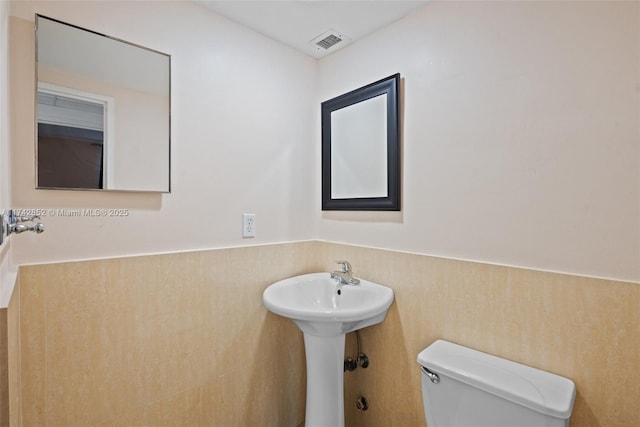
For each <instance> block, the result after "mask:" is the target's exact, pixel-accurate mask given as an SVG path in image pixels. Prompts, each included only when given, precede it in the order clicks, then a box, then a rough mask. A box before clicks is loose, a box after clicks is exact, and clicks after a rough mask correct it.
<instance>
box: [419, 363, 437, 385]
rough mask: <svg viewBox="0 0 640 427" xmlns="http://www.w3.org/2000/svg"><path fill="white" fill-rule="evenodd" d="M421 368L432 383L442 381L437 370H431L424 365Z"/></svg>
mask: <svg viewBox="0 0 640 427" xmlns="http://www.w3.org/2000/svg"><path fill="white" fill-rule="evenodd" d="M420 370H421V371H422V372H423V373H424V374H425V375H426V376H427V377H429V379H430V380H431V382H432V383H434V384H438V383H439V382H440V377H439V376H438V374H436V373H435V372H431V371H430V370H428V369H427V368H425V367H424V366H420Z"/></svg>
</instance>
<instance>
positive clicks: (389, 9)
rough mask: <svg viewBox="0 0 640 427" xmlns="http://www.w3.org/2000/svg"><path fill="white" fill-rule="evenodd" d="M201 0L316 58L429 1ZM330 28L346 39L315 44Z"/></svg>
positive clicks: (220, 11)
mask: <svg viewBox="0 0 640 427" xmlns="http://www.w3.org/2000/svg"><path fill="white" fill-rule="evenodd" d="M197 1H198V2H199V3H201V4H203V5H204V6H206V7H208V8H209V9H211V10H213V11H214V12H216V13H218V14H220V15H223V16H226V17H227V18H229V19H231V20H232V21H235V22H237V23H239V24H242V25H245V26H247V27H249V28H251V29H253V30H255V31H257V32H259V33H261V34H263V35H265V36H267V37H270V38H272V39H275V40H278V41H280V42H282V43H284V44H286V45H288V46H291V47H293V48H294V49H297V50H299V51H300V52H303V53H305V54H307V55H309V56H312V57H314V58H321V57H323V56H325V55H328V54H330V53H332V52H335V51H336V50H339V49H341V48H342V47H344V46H346V45H348V44H349V43H350V42H353V41H355V40H357V39H359V38H361V37H364V36H366V35H367V34H370V33H372V32H374V31H376V30H379V29H380V28H383V27H385V26H387V25H389V24H390V23H392V22H394V21H397V20H398V19H400V18H402V17H403V16H405V15H407V14H409V13H411V12H412V11H413V10H415V9H418V8H420V7H423V6H424V5H425V4H426V3H427V1H425V0H421V1H402V0H398V1H394V0H392V1H388V0H369V1H349V0H333V1H321V0H288V1H287V0H284V1H283V0H259V1H247V0H227V1H210V0H197ZM327 31H333V32H334V34H336V35H338V36H340V37H341V38H343V41H342V42H340V43H338V44H336V45H334V46H332V47H330V48H329V49H328V50H325V49H323V48H321V47H319V46H316V45H315V41H317V39H319V38H320V39H321V38H322V37H319V36H321V35H323V34H325V33H326V32H327Z"/></svg>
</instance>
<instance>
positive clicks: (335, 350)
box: [262, 273, 393, 427]
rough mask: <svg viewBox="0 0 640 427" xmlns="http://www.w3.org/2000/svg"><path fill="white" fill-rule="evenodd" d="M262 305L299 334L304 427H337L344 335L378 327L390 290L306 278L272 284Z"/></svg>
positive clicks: (314, 275)
mask: <svg viewBox="0 0 640 427" xmlns="http://www.w3.org/2000/svg"><path fill="white" fill-rule="evenodd" d="M262 301H263V303H264V305H265V307H267V309H269V311H271V312H273V313H275V314H279V315H280V316H284V317H288V318H289V319H291V320H293V321H294V322H295V324H296V325H298V327H299V328H300V329H301V330H302V332H303V333H304V347H305V355H306V359H307V406H306V414H305V426H306V427H343V426H344V384H343V382H344V376H343V375H344V373H343V367H344V341H345V334H346V333H348V332H352V331H355V330H357V329H362V328H364V327H367V326H371V325H375V324H378V323H381V322H382V321H383V320H384V318H385V316H386V314H387V310H389V307H390V306H391V303H392V302H393V290H392V289H390V288H388V287H386V286H382V285H378V284H376V283H373V282H368V281H366V280H360V284H359V285H347V284H345V285H342V284H339V283H337V282H336V280H334V279H332V278H331V277H330V275H329V273H311V274H304V275H301V276H296V277H291V278H288V279H284V280H281V281H279V282H276V283H274V284H272V285H271V286H269V287H268V288H267V289H266V290H265V291H264V293H263V295H262Z"/></svg>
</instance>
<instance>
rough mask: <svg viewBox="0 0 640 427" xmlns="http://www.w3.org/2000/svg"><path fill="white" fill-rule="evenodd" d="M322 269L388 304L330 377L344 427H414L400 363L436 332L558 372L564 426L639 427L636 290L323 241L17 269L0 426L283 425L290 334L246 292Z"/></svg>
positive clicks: (289, 384)
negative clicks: (383, 289)
mask: <svg viewBox="0 0 640 427" xmlns="http://www.w3.org/2000/svg"><path fill="white" fill-rule="evenodd" d="M338 258H345V259H348V260H349V261H350V262H351V263H352V265H353V267H354V271H355V274H356V276H359V277H362V278H365V279H368V280H372V281H376V282H379V283H383V284H386V285H388V286H390V287H392V288H393V289H394V291H395V293H396V300H395V302H394V304H393V305H392V307H391V309H390V311H389V314H388V316H387V318H386V320H385V322H384V323H382V324H380V325H376V326H373V327H370V328H367V329H364V330H363V331H362V334H361V335H362V349H363V350H364V351H365V353H366V354H367V355H368V356H369V359H370V367H369V368H368V369H358V370H356V371H355V372H350V373H347V374H346V378H345V413H346V420H347V426H349V427H358V426H372V427H373V426H385V427H388V426H403V427H404V426H424V425H425V421H424V414H423V408H422V396H421V390H420V371H419V369H418V365H417V362H416V357H417V354H418V352H419V351H420V350H422V349H423V348H424V347H426V346H427V345H429V344H430V343H431V342H433V341H434V340H436V339H440V338H441V339H446V340H449V341H453V342H456V343H459V344H462V345H466V346H468V347H472V348H476V349H479V350H481V351H485V352H488V353H491V354H495V355H497V356H501V357H504V358H507V359H511V360H515V361H518V362H521V363H525V364H528V365H531V366H535V367H538V368H540V369H545V370H548V371H550V372H554V373H557V374H560V375H563V376H566V377H568V378H570V379H572V380H573V381H574V382H575V383H576V386H577V389H578V396H577V399H576V405H575V408H574V414H573V417H572V419H571V425H572V427H587V426H589V427H591V426H599V427H616V426H635V425H640V412H638V410H637V402H638V401H640V370H638V366H640V285H638V284H631V283H621V282H614V281H608V280H599V279H591V278H585V277H579V276H572V275H564V274H556V273H547V272H540V271H533V270H526V269H520V268H512V267H502V266H495V265H488V264H482V263H474V262H467V261H456V260H449V259H443V258H436V257H429V256H423V255H413V254H407V253H400V252H394V251H387V250H379V249H369V248H363V247H357V246H351V245H340V244H334V243H327V242H300V243H287V244H274V245H267V246H256V247H246V248H234V249H220V250H211V251H197V252H189V253H176V254H167V255H154V256H139V257H129V258H118V259H108V260H97V261H83V262H68V263H60V264H48V265H36V266H26V267H22V268H21V269H20V277H19V281H18V283H17V284H16V290H15V291H14V295H13V296H12V302H11V304H10V306H9V311H8V314H7V322H6V323H7V325H8V326H7V327H8V334H7V337H8V338H7V342H8V347H9V348H8V353H9V357H8V366H9V367H8V370H9V390H10V391H9V393H10V399H9V403H8V405H9V408H10V413H11V425H14V426H25V427H26V426H60V425H67V426H114V427H115V426H123V425H129V426H157V427H160V426H187V425H188V426H222V427H227V426H273V427H293V426H298V425H299V424H300V423H301V422H302V421H303V419H304V403H305V402H304V400H305V399H304V390H305V379H304V377H305V376H304V372H305V363H304V347H303V341H302V335H301V333H300V331H298V329H297V328H296V327H295V326H294V325H293V323H292V322H290V321H288V320H286V319H283V318H280V317H278V316H275V315H273V314H271V313H269V312H268V311H267V310H266V309H264V307H263V306H262V301H261V294H262V291H263V290H264V288H265V287H266V286H268V285H269V284H270V283H272V282H273V281H276V280H278V279H281V278H284V277H288V276H292V275H296V274H301V273H306V272H312V271H323V270H328V269H331V268H333V264H334V261H335V260H336V259H338ZM16 301H17V303H16ZM16 347H17V348H16ZM346 353H347V354H348V355H354V354H355V341H354V339H353V337H352V334H350V335H348V336H347V346H346ZM16 355H17V356H16ZM16 358H17V359H18V360H16ZM16 371H17V374H16ZM20 390H21V392H20ZM15 394H17V396H15ZM358 395H364V396H365V397H366V398H367V400H368V402H369V410H368V411H366V412H359V411H357V410H356V409H355V405H354V403H355V400H356V398H357V397H358Z"/></svg>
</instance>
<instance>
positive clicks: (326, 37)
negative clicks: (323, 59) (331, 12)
mask: <svg viewBox="0 0 640 427" xmlns="http://www.w3.org/2000/svg"><path fill="white" fill-rule="evenodd" d="M349 41H351V39H350V38H349V37H347V36H345V35H344V34H342V33H341V32H339V31H336V30H334V29H329V30H327V31H325V32H324V33H322V34H320V35H319V36H317V37H316V38H314V39H313V40H311V41H310V42H309V44H310V45H313V46H314V47H315V49H316V51H317V52H318V55H319V56H324V55H325V54H328V53H329V52H333V51H334V50H338V49H339V48H341V47H342V46H344V45H347V44H349V43H348V42H349Z"/></svg>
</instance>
